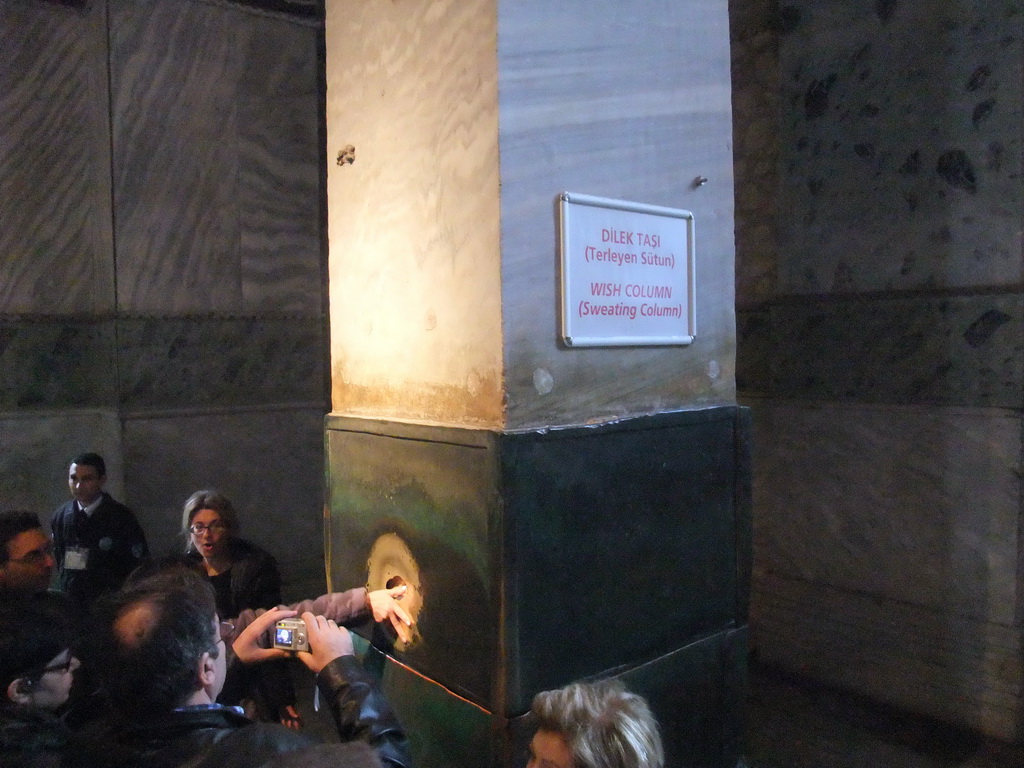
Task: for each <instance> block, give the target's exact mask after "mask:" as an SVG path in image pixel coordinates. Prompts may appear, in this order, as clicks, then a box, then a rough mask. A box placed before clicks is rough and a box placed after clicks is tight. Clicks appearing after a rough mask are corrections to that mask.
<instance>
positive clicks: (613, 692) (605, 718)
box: [531, 680, 665, 768]
mask: <svg viewBox="0 0 1024 768" xmlns="http://www.w3.org/2000/svg"><path fill="white" fill-rule="evenodd" d="M531 712H532V714H533V716H534V718H535V719H536V722H537V728H538V730H542V731H550V732H552V733H557V734H558V735H560V736H561V737H562V738H563V739H565V743H566V746H568V747H569V753H570V754H571V755H572V760H573V768H663V766H664V765H665V750H664V748H663V747H662V744H661V734H659V732H658V723H657V721H656V720H655V719H654V715H653V714H651V709H650V707H648V706H647V702H646V701H644V699H643V697H641V696H638V695H636V694H635V693H630V692H629V691H627V690H626V689H625V687H624V686H623V685H622V684H621V683H619V682H617V681H612V680H607V681H602V682H597V683H572V684H570V685H567V686H565V687H564V688H558V689H556V690H554V691H542V692H541V693H538V694H537V695H536V696H535V697H534V699H533V706H532V708H531Z"/></svg>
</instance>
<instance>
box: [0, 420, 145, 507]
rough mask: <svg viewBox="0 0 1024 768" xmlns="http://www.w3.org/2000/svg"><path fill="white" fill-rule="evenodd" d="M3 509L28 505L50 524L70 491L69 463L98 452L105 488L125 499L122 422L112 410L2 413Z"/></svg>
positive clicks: (0, 497)
mask: <svg viewBox="0 0 1024 768" xmlns="http://www.w3.org/2000/svg"><path fill="white" fill-rule="evenodd" d="M0 445H3V447H4V449H3V451H0V477H2V478H3V482H2V483H0V509H14V508H18V509H28V510H30V511H32V512H36V513H38V514H39V516H40V519H41V520H42V522H43V524H44V525H49V521H50V513H52V512H53V511H54V510H55V509H56V508H57V507H58V506H60V505H61V504H63V503H64V502H65V501H67V499H68V498H69V496H70V492H69V490H68V483H67V476H68V475H67V473H68V464H69V462H70V460H71V459H72V458H73V457H74V456H76V455H77V454H79V453H83V452H85V451H95V452H97V453H99V454H100V455H102V456H103V458H104V460H105V461H106V464H107V484H106V490H107V491H108V492H110V493H111V494H112V495H113V496H114V497H115V498H117V499H124V498H125V485H126V484H125V472H124V462H123V461H122V451H121V421H120V419H119V418H118V416H117V414H116V413H115V412H114V411H113V410H89V409H81V410H75V411H33V412H28V411H2V412H0Z"/></svg>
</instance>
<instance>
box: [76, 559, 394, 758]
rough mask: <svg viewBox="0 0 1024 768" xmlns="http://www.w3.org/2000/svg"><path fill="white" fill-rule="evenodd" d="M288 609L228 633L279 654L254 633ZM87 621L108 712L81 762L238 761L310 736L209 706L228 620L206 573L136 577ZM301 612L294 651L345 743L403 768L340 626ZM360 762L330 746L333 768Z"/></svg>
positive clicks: (383, 705) (259, 652) (306, 741)
mask: <svg viewBox="0 0 1024 768" xmlns="http://www.w3.org/2000/svg"><path fill="white" fill-rule="evenodd" d="M293 614H294V611H288V610H283V609H274V610H272V611H268V612H267V613H266V614H264V615H262V616H260V617H259V618H257V619H256V620H255V621H254V622H253V623H252V624H251V625H250V626H249V627H248V628H247V629H246V630H245V632H243V633H242V634H241V635H240V636H239V638H238V639H237V640H236V641H235V649H236V652H238V653H239V656H240V657H241V658H244V659H251V660H255V659H266V658H272V657H278V656H280V655H282V654H283V653H284V651H281V650H276V649H260V648H258V647H257V645H256V641H255V638H257V637H258V636H259V635H261V634H262V633H263V632H264V631H265V630H266V629H267V628H269V627H270V626H271V625H272V624H273V623H274V622H275V621H276V620H277V619H278V618H280V617H282V616H285V615H288V616H290V615H293ZM96 618H97V622H98V627H99V633H98V636H97V638H96V642H95V644H94V655H95V658H96V660H97V662H98V664H99V671H100V676H101V679H102V681H103V683H104V686H105V689H106V691H107V692H108V693H109V695H110V700H111V704H112V705H113V707H114V708H115V710H116V711H117V715H116V716H115V717H114V718H113V719H112V720H110V721H109V722H107V723H106V724H105V725H104V726H103V727H101V728H98V729H95V730H94V732H93V733H92V734H90V735H89V736H88V737H87V738H85V739H84V746H83V748H82V751H81V752H80V754H79V757H80V764H81V765H83V766H96V765H117V766H147V768H153V766H160V768H172V767H174V766H185V765H187V766H189V767H190V768H206V767H207V766H210V767H212V766H218V768H241V767H242V766H257V765H264V764H267V763H268V762H269V761H271V760H272V759H273V758H274V757H275V756H276V755H280V754H285V753H290V752H294V751H297V750H302V749H307V748H309V747H312V746H313V745H315V744H317V743H318V742H317V741H316V740H315V739H313V738H312V737H310V736H308V735H306V734H304V733H297V732H295V731H292V730H289V729H288V728H286V727H284V726H283V725H280V724H277V723H254V722H252V721H251V720H249V719H247V718H246V717H244V716H243V715H242V714H240V713H239V712H238V711H237V710H236V708H234V707H225V706H221V705H218V704H215V703H214V702H215V701H216V699H217V695H218V694H219V693H220V690H221V687H222V686H223V684H224V675H225V657H226V654H227V648H226V647H225V644H224V639H223V638H224V635H225V634H227V632H229V631H230V627H224V626H222V625H221V624H220V621H219V618H218V616H217V614H216V608H215V601H214V594H213V587H212V586H211V585H210V583H209V581H208V580H207V579H204V578H202V577H201V576H199V575H198V574H195V573H193V572H191V571H189V570H187V569H184V568H178V569H173V570H169V571H167V572H165V573H160V574H157V575H155V576H152V577H150V578H148V579H143V580H141V581H138V582H134V583H132V584H129V585H128V586H126V587H125V588H124V589H123V590H122V591H121V592H120V593H118V594H115V595H111V596H109V597H108V598H105V599H104V600H103V601H101V602H100V604H99V605H98V606H97V610H96ZM303 620H304V621H305V622H306V625H307V633H308V638H309V645H310V651H309V652H308V653H306V652H300V653H299V654H298V656H299V658H300V659H301V660H302V661H303V663H305V664H306V666H308V667H309V668H310V669H311V670H313V672H315V673H316V674H317V686H318V688H319V691H320V694H321V696H322V697H323V698H324V699H326V700H327V701H328V702H329V704H330V706H331V711H332V713H333V715H334V719H335V725H336V726H337V729H338V733H339V735H340V736H341V739H342V741H343V742H351V741H359V740H362V741H364V742H367V743H368V744H369V745H370V746H372V747H373V748H374V749H375V750H376V752H377V757H378V758H379V760H380V762H381V763H382V764H383V765H384V766H388V767H390V768H407V767H408V766H409V765H410V761H409V756H408V745H407V741H406V738H405V734H404V732H403V731H402V728H401V726H400V725H399V724H398V721H397V719H396V718H395V717H394V715H393V714H392V712H391V709H390V707H389V705H388V703H387V701H386V700H385V699H384V697H383V694H382V693H381V692H380V691H379V690H378V688H377V687H376V685H375V684H374V683H373V680H372V678H371V677H370V676H369V675H368V674H367V673H366V672H364V671H363V670H362V668H361V667H360V666H359V664H358V662H357V661H356V660H355V658H354V657H353V651H352V639H351V637H350V636H349V634H348V632H347V630H345V629H343V628H339V627H338V626H337V625H336V624H334V622H333V621H328V620H327V619H324V618H323V617H322V616H320V617H314V616H313V615H312V614H310V613H306V614H304V615H303ZM357 752H358V751H357ZM317 754H318V755H319V754H320V752H317ZM364 758H365V754H364ZM357 764H358V765H364V764H366V763H365V759H363V760H362V762H360V763H352V762H345V761H343V760H342V753H341V752H339V755H338V762H337V763H336V765H338V766H339V767H340V766H346V765H357Z"/></svg>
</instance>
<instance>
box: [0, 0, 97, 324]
mask: <svg viewBox="0 0 1024 768" xmlns="http://www.w3.org/2000/svg"><path fill="white" fill-rule="evenodd" d="M104 6H105V3H104V2H95V3H92V4H90V7H89V8H88V9H87V10H75V9H72V8H67V7H62V6H60V5H57V4H55V3H35V2H28V1H27V0H2V2H0V50H2V51H3V55H2V56H0V221H2V222H3V223H4V224H3V226H2V227H0V313H5V314H18V313H45V314H83V315H84V314H91V313H96V312H109V311H110V310H111V309H113V306H114V282H113V265H112V261H111V247H112V246H111V223H110V170H109V163H110V151H109V147H110V139H109V132H108V122H107V84H106V65H105V39H106V32H105V27H104Z"/></svg>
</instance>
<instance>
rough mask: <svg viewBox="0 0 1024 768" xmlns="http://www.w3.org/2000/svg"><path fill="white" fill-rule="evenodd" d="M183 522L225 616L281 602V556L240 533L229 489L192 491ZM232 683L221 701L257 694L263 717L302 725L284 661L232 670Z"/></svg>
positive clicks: (191, 550)
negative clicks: (240, 535)
mask: <svg viewBox="0 0 1024 768" xmlns="http://www.w3.org/2000/svg"><path fill="white" fill-rule="evenodd" d="M182 527H183V529H184V531H185V533H186V535H187V536H188V544H187V546H186V550H187V552H188V553H189V555H190V557H192V558H194V559H195V560H196V561H197V562H199V563H200V564H201V565H202V567H203V568H205V570H206V575H207V576H208V577H209V579H210V582H211V583H212V584H213V589H214V592H215V594H216V598H217V613H218V614H219V615H220V616H222V617H224V616H238V615H239V614H240V613H241V612H242V611H244V610H246V609H252V610H257V609H260V608H273V607H275V606H277V605H279V604H280V602H281V574H280V571H279V570H278V568H277V560H275V559H274V556H273V555H271V554H270V553H269V552H267V551H266V550H264V549H262V548H261V547H258V546H257V545H255V544H253V543H252V542H250V541H246V540H245V539H243V538H241V537H239V536H238V515H237V513H236V512H235V507H234V505H233V504H232V503H231V501H230V500H229V499H228V498H227V497H226V496H225V495H224V494H222V493H219V492H218V491H212V490H202V491H196V492H195V493H193V494H192V495H191V496H189V498H188V501H186V502H185V508H184V509H183V511H182ZM229 683H230V685H226V686H225V691H224V693H223V694H222V696H221V699H220V701H221V703H225V704H237V703H239V700H240V699H242V698H243V697H250V696H251V697H252V698H253V700H254V702H255V703H256V705H257V709H258V714H259V715H260V717H261V719H264V720H275V721H279V722H281V723H283V724H284V725H287V726H288V727H290V728H298V727H300V726H301V720H300V718H299V714H298V711H297V710H296V709H295V690H294V686H293V685H292V681H291V677H290V675H289V674H288V669H287V667H286V666H285V665H284V664H282V663H280V662H274V663H268V664H265V665H262V666H261V667H260V668H259V669H258V670H256V671H246V670H244V669H241V668H240V669H238V670H232V674H231V675H230V676H229Z"/></svg>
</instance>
